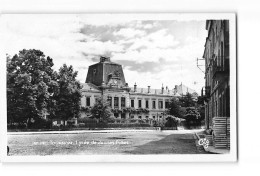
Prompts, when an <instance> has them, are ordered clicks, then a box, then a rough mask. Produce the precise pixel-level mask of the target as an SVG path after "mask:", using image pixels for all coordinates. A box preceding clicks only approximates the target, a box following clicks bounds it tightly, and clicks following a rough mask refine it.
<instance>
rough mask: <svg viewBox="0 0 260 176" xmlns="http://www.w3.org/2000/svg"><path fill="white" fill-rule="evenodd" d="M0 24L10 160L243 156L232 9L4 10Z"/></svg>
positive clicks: (5, 139) (190, 159)
mask: <svg viewBox="0 0 260 176" xmlns="http://www.w3.org/2000/svg"><path fill="white" fill-rule="evenodd" d="M24 19H26V20H24ZM0 26H1V27H0V38H1V43H2V44H3V51H4V54H5V59H2V60H1V64H3V65H4V66H3V68H4V73H6V75H4V79H5V80H4V81H5V82H4V84H3V85H2V86H4V91H5V95H4V100H5V102H6V103H4V104H3V105H1V107H4V108H1V111H2V112H1V125H2V126H4V128H3V129H1V130H2V131H1V140H3V144H4V145H2V146H1V150H3V151H4V152H2V156H1V158H2V160H3V161H6V162H38V161H39V162H40V161H47V162H48V161H49V162H181V161H186V162H200V161H203V162H216V161H218V162H219V161H230V162H234V161H237V126H236V125H237V109H236V94H237V92H236V79H237V78H236V74H237V73H236V63H237V62H236V15H235V14H234V13H217V14H214V13H201V14H200V13H196V14H195V13H194V14H192V13H158V14H156V13H150V14H148V13H147V14H146V13H143V14H131V13H130V14H126V13H125V14H124V13H120V14H116V13H113V14H110V13H96V14H88V13H85V14H82V13H81V14H2V15H1V16H0ZM2 102H4V101H2Z"/></svg>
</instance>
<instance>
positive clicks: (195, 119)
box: [184, 107, 202, 128]
mask: <svg viewBox="0 0 260 176" xmlns="http://www.w3.org/2000/svg"><path fill="white" fill-rule="evenodd" d="M184 119H185V120H186V125H187V128H191V127H192V126H193V127H198V126H200V125H201V120H202V118H201V115H200V113H199V111H198V109H197V108H195V107H189V108H187V109H186V114H185V116H184Z"/></svg>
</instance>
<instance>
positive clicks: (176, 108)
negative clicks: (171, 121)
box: [167, 98, 184, 118]
mask: <svg viewBox="0 0 260 176" xmlns="http://www.w3.org/2000/svg"><path fill="white" fill-rule="evenodd" d="M180 103H181V102H180V101H178V100H177V99H176V98H172V99H171V101H170V102H169V106H168V110H167V112H168V114H170V115H173V116H175V117H179V118H182V117H183V115H184V114H183V112H182V109H181V106H180Z"/></svg>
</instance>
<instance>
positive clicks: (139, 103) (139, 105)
mask: <svg viewBox="0 0 260 176" xmlns="http://www.w3.org/2000/svg"><path fill="white" fill-rule="evenodd" d="M141 107H142V100H138V108H141Z"/></svg>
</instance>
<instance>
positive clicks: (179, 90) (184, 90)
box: [174, 83, 199, 101]
mask: <svg viewBox="0 0 260 176" xmlns="http://www.w3.org/2000/svg"><path fill="white" fill-rule="evenodd" d="M174 92H175V94H176V95H178V96H185V95H187V94H188V93H189V94H191V96H192V99H193V101H198V96H199V95H198V93H197V92H196V91H195V90H193V89H191V88H189V87H187V86H185V85H183V84H182V83H181V84H180V85H179V86H178V85H175V88H174Z"/></svg>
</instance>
